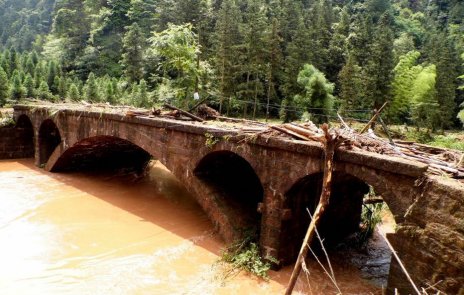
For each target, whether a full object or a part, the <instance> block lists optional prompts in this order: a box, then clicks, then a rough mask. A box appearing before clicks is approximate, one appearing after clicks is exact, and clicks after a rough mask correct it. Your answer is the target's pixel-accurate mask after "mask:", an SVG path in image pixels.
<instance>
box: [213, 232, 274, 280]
mask: <svg viewBox="0 0 464 295" xmlns="http://www.w3.org/2000/svg"><path fill="white" fill-rule="evenodd" d="M219 263H220V264H221V265H222V266H224V268H225V270H224V276H223V279H227V278H229V277H231V276H234V275H237V274H238V273H239V272H240V271H242V270H244V271H246V272H249V273H251V274H253V275H256V276H257V277H260V278H262V279H264V280H269V275H268V271H269V270H270V268H271V263H278V261H277V260H276V259H274V258H273V257H268V258H267V259H266V260H265V259H264V258H263V257H262V256H261V254H260V252H259V247H258V245H257V244H256V242H255V241H254V238H253V237H252V236H247V237H245V238H244V239H243V240H242V241H240V242H237V243H234V244H233V245H231V246H229V247H227V248H226V249H225V250H224V251H223V253H222V256H221V259H220V261H219Z"/></svg>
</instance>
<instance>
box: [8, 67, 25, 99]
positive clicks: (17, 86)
mask: <svg viewBox="0 0 464 295" xmlns="http://www.w3.org/2000/svg"><path fill="white" fill-rule="evenodd" d="M25 95H26V89H24V87H23V84H22V82H21V78H20V76H19V73H18V72H16V73H15V74H13V77H12V85H11V89H10V98H11V99H12V100H15V101H18V100H19V99H21V98H24V96H25Z"/></svg>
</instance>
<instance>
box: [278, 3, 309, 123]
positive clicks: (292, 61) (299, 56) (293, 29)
mask: <svg viewBox="0 0 464 295" xmlns="http://www.w3.org/2000/svg"><path fill="white" fill-rule="evenodd" d="M286 1H287V3H286V5H287V6H286V8H284V11H283V16H282V19H283V20H285V22H284V24H285V25H286V26H287V27H284V28H285V30H283V31H282V32H283V36H284V38H288V39H289V41H288V44H287V48H286V51H285V55H286V58H285V62H284V78H283V81H282V84H281V87H280V88H281V91H282V93H283V95H284V97H285V100H287V101H286V102H285V103H286V105H287V107H290V108H291V107H292V106H293V101H292V100H293V97H294V96H295V95H296V94H297V93H299V92H301V91H302V89H301V85H299V84H298V83H297V79H298V74H299V72H300V71H301V70H302V68H303V66H304V64H306V63H308V62H309V61H310V60H311V52H312V50H311V49H312V47H313V46H312V44H311V37H310V36H309V30H308V29H307V28H306V25H305V22H304V18H303V15H302V13H301V11H302V10H303V9H302V5H301V3H298V2H297V1H293V0H286ZM284 7H285V6H284ZM288 18H290V19H291V21H292V22H291V23H288V20H286V19H288ZM284 31H288V32H286V33H284ZM285 36H286V37H285ZM287 115H288V116H287V117H286V119H285V120H286V121H287V120H289V119H290V117H289V116H290V115H291V114H289V113H287ZM292 119H293V118H292Z"/></svg>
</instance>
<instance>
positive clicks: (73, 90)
mask: <svg viewBox="0 0 464 295" xmlns="http://www.w3.org/2000/svg"><path fill="white" fill-rule="evenodd" d="M67 97H68V98H69V99H70V100H71V101H79V100H80V98H81V96H80V94H79V89H78V88H77V86H76V84H74V83H72V84H71V86H69V91H68V93H67Z"/></svg>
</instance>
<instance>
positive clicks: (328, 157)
mask: <svg viewBox="0 0 464 295" xmlns="http://www.w3.org/2000/svg"><path fill="white" fill-rule="evenodd" d="M322 129H323V131H324V134H325V137H324V139H323V140H322V142H323V144H324V147H325V149H324V150H325V167H324V177H323V180H322V193H321V197H320V199H319V203H318V205H317V207H316V211H315V212H314V214H313V218H312V220H311V223H310V224H309V227H308V231H307V232H306V236H305V238H304V240H303V245H302V246H301V250H300V253H299V255H298V258H297V260H296V264H295V268H294V269H293V272H292V276H291V277H290V281H289V283H288V286H287V290H286V291H285V295H290V294H292V292H293V289H294V288H295V284H296V281H297V279H298V276H299V275H300V272H301V268H302V263H303V262H304V260H305V259H306V256H307V254H308V251H309V244H310V243H311V241H312V239H313V237H314V235H315V233H316V231H315V229H316V227H317V226H318V224H319V221H320V219H321V217H322V215H323V214H324V212H325V210H326V208H327V206H328V205H329V200H330V192H331V185H332V172H333V168H334V167H333V164H334V153H335V148H336V146H337V138H338V136H335V137H333V136H332V135H331V134H330V133H329V130H328V126H327V125H326V124H324V126H323V127H322Z"/></svg>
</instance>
